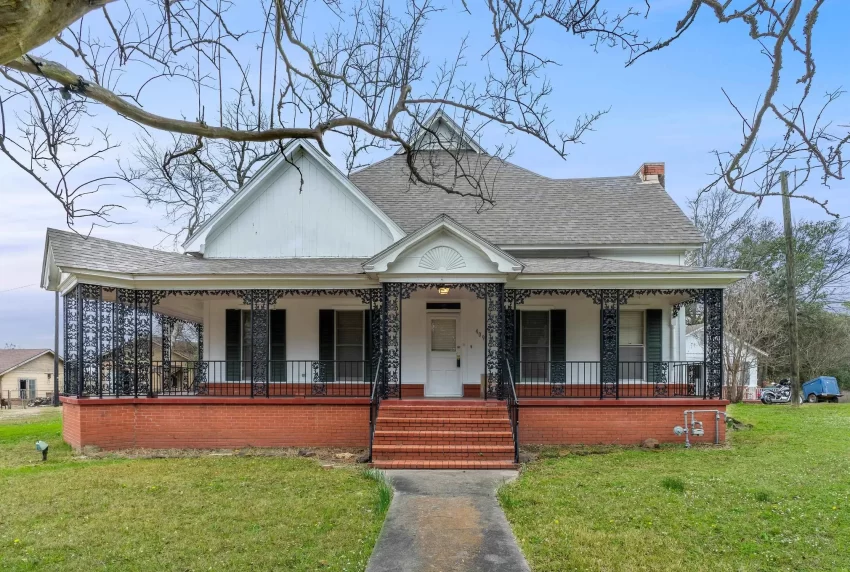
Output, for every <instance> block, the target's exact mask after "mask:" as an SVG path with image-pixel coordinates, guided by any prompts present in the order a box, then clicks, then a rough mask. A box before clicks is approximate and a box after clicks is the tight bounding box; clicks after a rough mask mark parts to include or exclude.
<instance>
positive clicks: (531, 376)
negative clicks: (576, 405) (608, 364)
mask: <svg viewBox="0 0 850 572" xmlns="http://www.w3.org/2000/svg"><path fill="white" fill-rule="evenodd" d="M518 369H519V373H518V375H517V395H518V396H519V397H584V398H594V397H596V398H598V397H599V370H600V362H598V361H544V362H529V361H521V362H519V368H518Z"/></svg>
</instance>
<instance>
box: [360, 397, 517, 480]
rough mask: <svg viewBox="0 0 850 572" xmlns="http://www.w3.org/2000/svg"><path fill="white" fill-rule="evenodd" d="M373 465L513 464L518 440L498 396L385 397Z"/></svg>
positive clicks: (483, 466)
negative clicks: (478, 398)
mask: <svg viewBox="0 0 850 572" xmlns="http://www.w3.org/2000/svg"><path fill="white" fill-rule="evenodd" d="M372 465H373V466H374V467H377V468H380V469H414V468H416V469H510V468H515V467H516V465H515V464H514V442H513V437H512V433H511V424H510V420H509V418H508V412H507V407H506V406H505V404H504V403H503V402H498V401H467V400H464V401H459V400H458V401H449V400H441V401H434V400H401V401H384V402H382V403H381V408H380V410H379V412H378V419H377V423H376V425H375V435H374V440H373V445H372Z"/></svg>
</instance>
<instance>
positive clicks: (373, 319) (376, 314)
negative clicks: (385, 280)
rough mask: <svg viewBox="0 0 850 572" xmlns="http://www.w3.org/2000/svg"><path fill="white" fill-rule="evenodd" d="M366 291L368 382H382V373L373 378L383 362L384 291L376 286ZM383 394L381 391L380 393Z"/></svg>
mask: <svg viewBox="0 0 850 572" xmlns="http://www.w3.org/2000/svg"><path fill="white" fill-rule="evenodd" d="M366 292H367V293H368V294H367V295H368V302H369V333H370V335H371V339H370V340H369V343H370V347H371V349H372V355H370V356H368V358H369V364H370V365H371V369H370V370H369V373H370V376H369V380H368V381H369V383H370V384H371V383H382V380H383V373H381V379H377V380H376V379H375V376H376V375H377V374H378V369H379V368H381V369H383V367H384V363H381V356H382V354H383V351H384V341H383V340H384V328H383V323H384V313H383V307H384V295H383V294H384V291H383V290H382V289H378V288H371V289H369V290H366ZM381 395H383V393H381Z"/></svg>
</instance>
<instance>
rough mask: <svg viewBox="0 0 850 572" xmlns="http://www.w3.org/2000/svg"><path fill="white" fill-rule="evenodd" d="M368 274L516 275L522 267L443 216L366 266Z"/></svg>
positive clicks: (510, 257) (514, 259)
mask: <svg viewBox="0 0 850 572" xmlns="http://www.w3.org/2000/svg"><path fill="white" fill-rule="evenodd" d="M363 268H364V270H365V271H366V272H374V273H389V274H406V275H430V274H434V275H447V274H449V275H480V274H498V273H516V272H521V271H522V264H521V263H520V262H519V261H518V260H517V259H516V258H514V257H513V256H511V255H509V254H508V253H506V252H505V251H503V250H502V249H500V248H499V247H497V246H496V245H494V244H492V243H491V242H488V241H486V240H484V239H483V238H481V237H480V236H478V235H477V234H475V233H474V232H472V231H470V230H469V229H468V228H466V227H464V226H463V225H461V224H459V223H457V222H456V221H455V220H453V219H452V218H451V217H448V216H446V215H441V216H439V217H437V218H436V219H434V220H433V221H431V222H429V223H428V224H426V225H424V226H423V227H422V228H420V229H419V230H417V231H416V232H413V233H411V234H409V235H407V236H406V237H405V238H403V239H402V240H400V241H398V242H396V243H395V244H393V245H391V246H390V247H388V248H386V249H384V250H383V251H382V252H380V253H378V254H377V255H375V256H374V257H372V258H371V259H370V260H368V261H366V262H365V263H364V264H363Z"/></svg>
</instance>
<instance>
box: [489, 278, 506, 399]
mask: <svg viewBox="0 0 850 572" xmlns="http://www.w3.org/2000/svg"><path fill="white" fill-rule="evenodd" d="M484 292H485V299H484V304H485V309H484V331H485V334H484V375H485V377H484V379H485V390H486V391H485V396H484V397H485V399H486V398H490V397H496V398H499V399H502V398H504V389H505V387H504V385H503V384H502V366H503V364H504V361H505V285H504V284H502V283H499V284H485V285H484Z"/></svg>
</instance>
